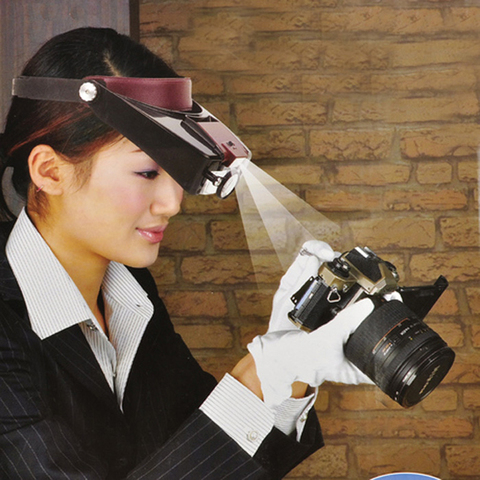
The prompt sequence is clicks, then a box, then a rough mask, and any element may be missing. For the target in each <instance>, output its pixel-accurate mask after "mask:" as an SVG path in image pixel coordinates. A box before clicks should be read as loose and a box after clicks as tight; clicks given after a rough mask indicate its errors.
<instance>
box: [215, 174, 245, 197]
mask: <svg viewBox="0 0 480 480" xmlns="http://www.w3.org/2000/svg"><path fill="white" fill-rule="evenodd" d="M239 179H240V174H239V173H238V172H233V173H232V172H231V171H230V172H228V173H227V174H226V175H225V176H224V177H223V180H222V181H221V183H220V185H219V186H218V188H217V196H218V197H220V198H222V199H223V198H227V197H228V196H229V195H230V194H231V193H232V192H233V191H234V190H235V187H236V186H237V183H238V180H239Z"/></svg>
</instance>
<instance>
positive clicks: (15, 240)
mask: <svg viewBox="0 0 480 480" xmlns="http://www.w3.org/2000/svg"><path fill="white" fill-rule="evenodd" d="M6 255H7V258H8V261H9V263H10V266H11V267H12V270H13V273H14V274H15V277H16V279H17V282H18V284H19V286H20V289H21V291H22V294H23V297H24V299H25V303H26V306H27V310H28V314H29V318H30V322H31V325H32V329H33V331H34V332H35V333H36V334H37V335H38V336H39V337H40V338H41V339H42V340H43V339H45V338H47V337H49V336H51V335H54V334H56V333H59V332H60V331H62V330H65V329H67V328H69V327H71V326H73V325H76V324H78V323H81V322H85V321H94V322H95V318H94V315H93V313H92V311H91V310H90V308H89V307H88V305H87V303H86V302H85V300H84V298H83V297H82V295H81V293H80V291H79V290H78V288H77V286H76V285H75V283H74V282H73V280H72V279H71V278H70V276H69V275H68V273H67V272H66V270H65V269H64V268H63V266H62V264H61V263H60V262H59V260H58V259H57V258H56V256H55V255H54V253H53V252H52V250H51V249H50V247H49V246H48V245H47V243H46V242H45V240H44V239H43V238H42V236H41V235H40V233H39V232H38V230H37V229H36V228H35V225H34V224H33V223H32V221H31V220H30V218H29V217H28V215H27V213H26V211H25V209H23V210H22V211H21V212H20V215H19V217H18V219H17V221H16V223H15V225H14V227H13V230H12V232H11V234H10V236H9V238H8V241H7V246H6ZM102 289H103V290H104V293H105V294H107V295H108V297H109V298H110V299H111V300H114V301H117V302H118V303H119V304H121V305H122V306H124V307H125V308H130V309H133V308H134V309H136V311H137V313H138V309H139V308H141V309H145V310H146V311H151V310H152V309H153V306H152V304H151V302H150V300H149V299H148V297H147V294H146V292H145V291H144V290H143V289H142V287H141V286H140V285H139V284H138V282H137V281H136V280H135V278H134V277H133V276H132V274H131V273H130V272H129V271H128V269H127V268H126V267H125V266H124V265H121V264H118V263H116V262H111V263H110V265H109V266H108V268H107V272H106V275H105V278H104V282H103V285H102Z"/></svg>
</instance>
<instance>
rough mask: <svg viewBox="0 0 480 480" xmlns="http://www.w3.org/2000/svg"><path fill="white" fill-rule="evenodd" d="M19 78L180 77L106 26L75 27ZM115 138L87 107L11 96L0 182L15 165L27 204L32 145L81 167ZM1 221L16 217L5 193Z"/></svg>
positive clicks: (1, 141)
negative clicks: (55, 153) (29, 160)
mask: <svg viewBox="0 0 480 480" xmlns="http://www.w3.org/2000/svg"><path fill="white" fill-rule="evenodd" d="M21 75H24V76H38V77H58V78H79V79H80V78H84V77H87V76H91V75H101V76H124V77H178V75H177V74H176V73H175V71H174V70H173V69H172V68H170V67H169V66H168V65H167V64H166V63H165V62H164V61H163V60H162V59H161V58H159V57H158V56H156V55H155V54H153V53H152V52H151V51H150V50H148V49H147V48H146V47H145V46H143V45H141V44H139V43H137V42H135V41H134V40H132V39H131V38H129V37H128V36H126V35H122V34H119V33H117V32H116V31H115V30H113V29H110V28H91V27H86V28H78V29H75V30H70V31H68V32H65V33H62V34H60V35H57V36H55V37H53V38H52V39H50V40H49V41H48V42H46V43H45V44H44V45H43V46H42V47H41V48H40V49H39V50H38V52H37V53H36V54H35V55H34V56H33V57H32V58H31V59H30V61H29V62H28V63H27V64H26V66H25V68H24V69H23V71H22V73H21ZM118 136H119V134H118V132H116V131H115V130H113V129H112V128H111V127H109V126H108V125H106V124H105V123H103V122H102V121H100V120H99V119H98V118H97V117H96V116H95V115H94V114H93V112H92V111H91V110H90V108H89V107H88V106H85V105H83V104H80V103H79V104H77V103H67V102H56V101H41V100H30V99H25V98H18V97H13V98H12V104H11V107H10V110H9V112H8V115H7V120H6V123H5V131H4V133H3V134H2V135H0V180H1V179H2V178H3V175H4V173H5V170H6V169H7V168H8V167H9V166H11V167H13V169H14V170H13V175H12V183H13V187H14V189H15V191H16V192H17V194H18V195H19V196H20V197H21V198H22V199H23V200H25V201H26V200H27V198H28V196H29V190H31V188H32V185H31V179H30V175H29V171H28V156H29V154H30V152H31V150H32V148H34V147H35V146H36V145H39V144H46V145H50V146H51V147H52V148H53V149H54V150H55V151H56V152H58V153H59V154H61V155H62V156H63V157H64V158H66V159H67V160H68V161H70V162H71V163H73V164H80V163H82V162H84V161H85V160H86V159H88V158H89V157H90V156H91V155H92V154H93V153H94V152H96V151H97V150H98V149H100V148H101V147H102V146H105V145H106V144H107V143H109V142H110V141H112V140H113V139H114V138H116V137H118ZM0 217H2V218H4V219H5V218H14V215H13V214H12V213H11V211H10V209H9V208H8V206H7V202H6V199H5V193H4V191H3V188H2V191H1V195H0Z"/></svg>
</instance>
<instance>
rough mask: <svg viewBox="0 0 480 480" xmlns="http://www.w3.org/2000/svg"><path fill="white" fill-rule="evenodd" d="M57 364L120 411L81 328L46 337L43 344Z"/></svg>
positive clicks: (71, 328)
mask: <svg viewBox="0 0 480 480" xmlns="http://www.w3.org/2000/svg"><path fill="white" fill-rule="evenodd" d="M42 343H43V345H44V347H45V348H46V350H47V351H48V352H49V353H50V354H51V355H52V356H53V357H54V358H55V359H56V361H57V363H58V364H60V365H61V366H62V368H64V369H65V370H67V371H68V372H69V373H70V374H71V375H72V376H73V377H75V378H76V379H77V380H78V381H79V382H81V383H82V384H83V385H84V386H85V388H87V389H88V390H90V391H91V392H92V393H93V394H95V395H96V396H97V397H98V398H100V399H101V400H102V401H103V402H104V403H106V404H107V405H108V406H109V407H110V408H113V409H115V410H118V412H119V413H120V408H119V406H118V403H117V398H116V396H115V394H114V393H113V392H112V390H111V388H110V386H109V385H108V383H107V380H106V379H105V376H104V375H103V372H102V370H101V368H100V365H99V364H98V362H97V359H96V358H95V355H94V354H93V352H92V350H91V348H90V346H89V344H88V342H87V340H86V339H85V336H84V335H83V333H82V331H81V329H80V327H79V326H78V325H73V326H72V327H70V328H67V329H66V330H62V331H61V332H59V333H57V334H55V335H52V336H51V337H47V338H45V339H44V340H43V341H42Z"/></svg>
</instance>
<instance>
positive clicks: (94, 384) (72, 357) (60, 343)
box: [0, 223, 121, 413]
mask: <svg viewBox="0 0 480 480" xmlns="http://www.w3.org/2000/svg"><path fill="white" fill-rule="evenodd" d="M12 226H13V223H11V224H6V223H0V297H2V298H3V300H5V302H6V304H7V305H8V306H9V307H11V309H12V314H14V315H16V316H17V318H19V319H20V320H21V321H22V323H23V325H24V328H29V329H30V330H31V326H30V321H29V319H28V314H27V310H26V307H25V301H24V299H23V295H22V292H21V290H20V287H19V286H18V283H17V280H16V279H15V276H14V274H13V272H12V269H11V267H10V264H9V263H8V260H7V257H6V255H5V243H6V239H7V238H8V234H9V233H10V230H11V228H12ZM2 313H5V314H6V312H2ZM32 333H33V332H32ZM36 338H38V337H36ZM39 341H40V340H39ZM42 345H43V347H44V348H45V350H46V351H47V353H49V354H50V355H52V356H53V357H54V358H55V360H56V361H57V363H58V364H60V365H61V366H62V368H63V369H64V370H67V371H68V372H69V373H70V374H71V375H73V376H74V377H75V378H76V379H78V381H79V382H81V383H82V384H83V385H84V386H85V388H87V389H88V390H90V391H91V392H92V393H94V394H95V395H96V396H97V397H99V398H100V399H101V400H102V401H104V402H105V403H106V404H108V405H109V406H110V407H111V408H113V409H116V410H118V412H119V413H120V412H121V411H120V408H119V406H118V403H117V399H116V396H115V394H114V393H113V392H112V390H111V389H110V386H109V385H108V383H107V380H106V379H105V376H104V375H103V372H102V370H101V368H100V365H99V364H98V362H97V359H96V358H95V355H94V354H93V352H92V350H91V348H90V346H89V344H88V342H87V340H86V338H85V336H84V335H83V333H82V331H81V329H80V327H79V326H78V325H73V326H72V327H70V328H67V329H66V330H63V331H61V332H59V333H57V334H56V335H52V336H51V337H48V338H46V339H44V340H43V341H42Z"/></svg>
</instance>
